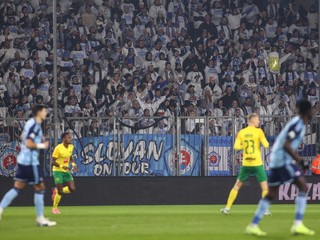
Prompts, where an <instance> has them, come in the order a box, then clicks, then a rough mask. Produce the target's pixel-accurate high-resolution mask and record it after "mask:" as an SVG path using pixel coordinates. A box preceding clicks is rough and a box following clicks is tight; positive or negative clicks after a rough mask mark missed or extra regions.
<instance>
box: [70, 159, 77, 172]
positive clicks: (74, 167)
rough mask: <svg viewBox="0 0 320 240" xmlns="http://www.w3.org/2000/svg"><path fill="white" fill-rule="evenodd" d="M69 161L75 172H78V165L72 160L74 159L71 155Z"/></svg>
mask: <svg viewBox="0 0 320 240" xmlns="http://www.w3.org/2000/svg"><path fill="white" fill-rule="evenodd" d="M70 163H71V165H72V168H73V170H74V171H75V172H78V166H77V164H76V162H75V161H74V159H73V157H72V156H71V157H70Z"/></svg>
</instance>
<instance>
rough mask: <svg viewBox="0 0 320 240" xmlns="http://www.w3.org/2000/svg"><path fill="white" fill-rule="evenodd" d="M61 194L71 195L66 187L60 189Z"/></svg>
mask: <svg viewBox="0 0 320 240" xmlns="http://www.w3.org/2000/svg"><path fill="white" fill-rule="evenodd" d="M62 192H63V193H64V194H68V193H71V192H70V189H69V187H68V186H66V187H64V188H63V189H62Z"/></svg>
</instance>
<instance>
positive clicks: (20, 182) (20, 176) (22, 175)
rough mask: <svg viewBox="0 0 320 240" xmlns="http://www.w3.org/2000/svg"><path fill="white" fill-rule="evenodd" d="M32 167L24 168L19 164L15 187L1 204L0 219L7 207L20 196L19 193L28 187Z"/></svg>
mask: <svg viewBox="0 0 320 240" xmlns="http://www.w3.org/2000/svg"><path fill="white" fill-rule="evenodd" d="M30 167H31V166H23V165H20V164H18V168H17V172H16V175H15V177H14V180H15V182H14V185H13V188H11V189H10V190H9V191H8V192H7V193H6V194H5V195H4V197H3V198H2V200H1V202H0V219H1V216H2V213H3V211H4V209H5V208H6V207H8V206H9V205H10V204H11V202H12V201H13V200H14V199H15V198H16V197H17V196H18V195H19V193H20V192H21V191H22V190H23V189H24V188H25V187H26V185H27V181H28V175H29V172H30V171H31V168H30Z"/></svg>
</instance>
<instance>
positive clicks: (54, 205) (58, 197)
mask: <svg viewBox="0 0 320 240" xmlns="http://www.w3.org/2000/svg"><path fill="white" fill-rule="evenodd" d="M61 197H62V196H61V195H60V194H59V193H56V195H55V196H54V200H53V208H54V209H56V208H58V205H59V203H60V200H61Z"/></svg>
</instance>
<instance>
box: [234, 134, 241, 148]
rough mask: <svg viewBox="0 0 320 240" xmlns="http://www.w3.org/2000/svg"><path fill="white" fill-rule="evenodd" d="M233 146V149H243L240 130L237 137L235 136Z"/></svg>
mask: <svg viewBox="0 0 320 240" xmlns="http://www.w3.org/2000/svg"><path fill="white" fill-rule="evenodd" d="M233 148H234V149H235V150H242V149H243V146H242V137H241V132H239V133H238V135H237V138H236V141H235V142H234V146H233Z"/></svg>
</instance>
